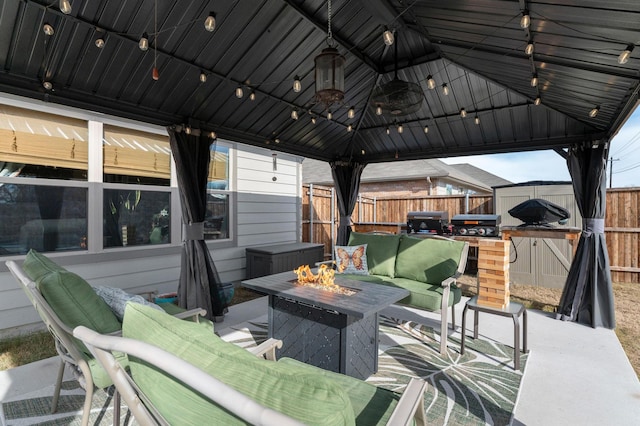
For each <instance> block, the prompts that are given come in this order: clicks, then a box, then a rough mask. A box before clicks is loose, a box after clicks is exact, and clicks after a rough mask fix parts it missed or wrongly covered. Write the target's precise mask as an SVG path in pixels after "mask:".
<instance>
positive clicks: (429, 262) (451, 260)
mask: <svg viewBox="0 0 640 426" xmlns="http://www.w3.org/2000/svg"><path fill="white" fill-rule="evenodd" d="M464 245H465V243H464V242H463V241H451V240H440V239H436V238H415V237H408V236H404V235H403V236H402V238H401V239H400V245H399V247H398V255H397V258H396V277H401V278H408V279H411V280H416V281H420V282H423V283H429V284H440V283H441V282H442V281H443V280H445V279H446V278H448V277H450V276H452V275H454V274H455V273H456V270H457V269H458V262H459V261H460V256H461V254H462V250H463V248H464Z"/></svg>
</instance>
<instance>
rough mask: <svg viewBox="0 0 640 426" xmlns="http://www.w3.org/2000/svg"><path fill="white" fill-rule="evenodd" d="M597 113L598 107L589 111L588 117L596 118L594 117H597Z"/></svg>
mask: <svg viewBox="0 0 640 426" xmlns="http://www.w3.org/2000/svg"><path fill="white" fill-rule="evenodd" d="M599 112H600V107H599V106H597V107H595V108H594V109H592V110H591V111H589V117H591V118H596V116H597V115H598V113H599Z"/></svg>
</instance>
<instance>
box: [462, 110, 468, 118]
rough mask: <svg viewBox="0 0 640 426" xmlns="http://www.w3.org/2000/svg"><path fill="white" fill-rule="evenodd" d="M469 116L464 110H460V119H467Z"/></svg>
mask: <svg viewBox="0 0 640 426" xmlns="http://www.w3.org/2000/svg"><path fill="white" fill-rule="evenodd" d="M466 116H467V111H466V110H465V109H464V108H460V117H462V118H465V117H466Z"/></svg>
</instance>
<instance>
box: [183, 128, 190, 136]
mask: <svg viewBox="0 0 640 426" xmlns="http://www.w3.org/2000/svg"><path fill="white" fill-rule="evenodd" d="M184 132H185V133H186V134H188V135H190V134H191V127H189V126H187V127H185V128H184Z"/></svg>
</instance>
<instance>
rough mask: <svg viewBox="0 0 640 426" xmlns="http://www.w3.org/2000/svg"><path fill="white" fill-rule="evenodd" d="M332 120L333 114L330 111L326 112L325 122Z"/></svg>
mask: <svg viewBox="0 0 640 426" xmlns="http://www.w3.org/2000/svg"><path fill="white" fill-rule="evenodd" d="M332 118H333V114H331V111H329V112H327V120H331V119H332Z"/></svg>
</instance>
